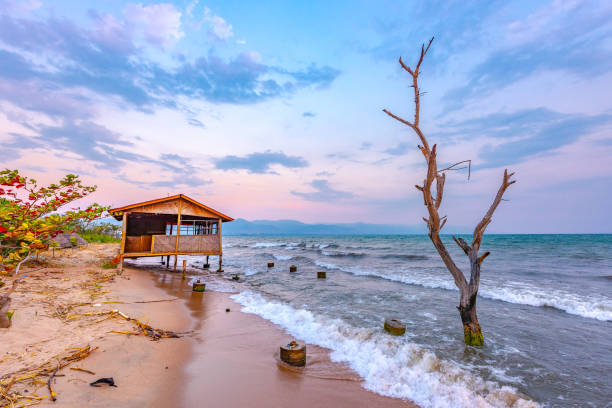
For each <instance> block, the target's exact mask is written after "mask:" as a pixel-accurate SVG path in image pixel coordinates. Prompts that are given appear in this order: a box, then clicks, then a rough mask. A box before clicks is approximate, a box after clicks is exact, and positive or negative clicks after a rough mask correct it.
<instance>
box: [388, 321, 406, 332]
mask: <svg viewBox="0 0 612 408" xmlns="http://www.w3.org/2000/svg"><path fill="white" fill-rule="evenodd" d="M385 330H386V331H387V332H388V333H390V334H393V335H394V336H402V335H403V334H404V333H406V324H404V323H403V322H401V321H399V320H397V319H385Z"/></svg>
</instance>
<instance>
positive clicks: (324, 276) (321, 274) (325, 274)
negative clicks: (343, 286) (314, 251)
mask: <svg viewBox="0 0 612 408" xmlns="http://www.w3.org/2000/svg"><path fill="white" fill-rule="evenodd" d="M317 278H319V279H325V278H327V273H326V272H323V271H319V272H317Z"/></svg>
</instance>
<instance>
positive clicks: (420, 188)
mask: <svg viewBox="0 0 612 408" xmlns="http://www.w3.org/2000/svg"><path fill="white" fill-rule="evenodd" d="M414 186H415V187H416V188H417V190H419V191H423V187H421V186H419V185H418V184H415V185H414Z"/></svg>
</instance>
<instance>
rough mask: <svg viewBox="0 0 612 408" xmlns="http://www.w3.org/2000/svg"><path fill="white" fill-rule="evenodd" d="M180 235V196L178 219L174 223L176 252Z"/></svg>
mask: <svg viewBox="0 0 612 408" xmlns="http://www.w3.org/2000/svg"><path fill="white" fill-rule="evenodd" d="M180 235H181V196H180V195H179V202H178V217H177V221H176V252H178V250H179V236H180Z"/></svg>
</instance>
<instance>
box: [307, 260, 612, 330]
mask: <svg viewBox="0 0 612 408" xmlns="http://www.w3.org/2000/svg"><path fill="white" fill-rule="evenodd" d="M315 264H316V265H318V266H320V267H323V268H327V269H336V270H341V271H343V272H348V273H352V274H354V275H362V276H378V277H381V278H385V279H389V280H393V281H397V282H402V283H407V284H410V285H419V286H423V287H426V288H432V289H447V290H457V288H456V287H455V285H454V283H453V282H452V280H451V278H450V277H448V279H446V278H442V277H434V276H427V275H423V274H418V275H416V274H414V273H411V272H406V271H402V272H399V271H389V272H385V273H381V272H378V271H374V270H368V269H362V268H359V267H346V266H338V265H336V264H333V263H328V262H321V261H315ZM478 293H479V295H480V296H482V297H485V298H489V299H494V300H501V301H503V302H508V303H515V304H519V305H529V306H537V307H542V306H547V307H552V308H555V309H558V310H561V311H564V312H566V313H570V314H574V315H578V316H582V317H588V318H591V319H597V320H602V321H612V299H608V298H604V297H596V296H580V295H576V294H573V293H569V292H566V291H563V290H544V289H541V288H538V287H533V286H530V285H526V284H522V283H521V284H519V283H513V282H504V283H503V286H501V285H500V286H497V287H490V286H487V285H486V284H481V285H480V290H479V292H478Z"/></svg>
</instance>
